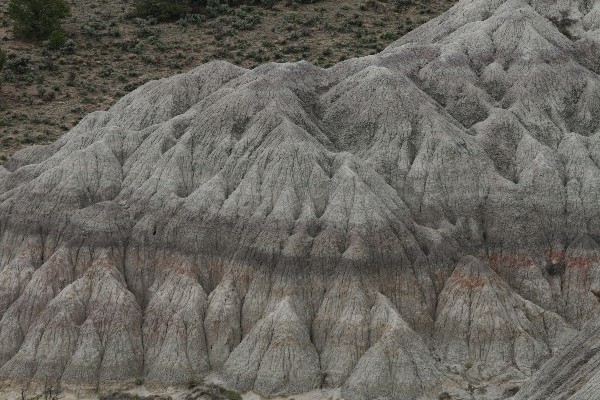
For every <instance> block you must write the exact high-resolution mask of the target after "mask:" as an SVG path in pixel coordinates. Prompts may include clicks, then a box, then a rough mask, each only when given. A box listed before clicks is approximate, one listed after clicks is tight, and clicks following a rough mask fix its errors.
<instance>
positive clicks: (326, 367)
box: [0, 0, 600, 400]
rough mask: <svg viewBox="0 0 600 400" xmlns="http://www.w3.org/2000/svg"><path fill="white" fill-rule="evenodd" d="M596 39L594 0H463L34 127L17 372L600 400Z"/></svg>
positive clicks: (72, 383)
mask: <svg viewBox="0 0 600 400" xmlns="http://www.w3.org/2000/svg"><path fill="white" fill-rule="evenodd" d="M599 60H600V1H598V0H587V1H586V0H462V1H461V2H460V3H458V4H457V5H456V6H455V7H454V8H452V9H451V10H450V11H448V12H447V13H445V14H444V15H442V16H440V17H439V18H436V19H434V20H432V21H431V22H429V23H427V24H425V25H423V26H421V27H420V28H418V29H416V30H414V31H413V32H411V33H410V34H408V35H406V36H404V37H403V38H401V39H400V40H398V41H397V42H395V43H394V44H392V45H391V46H390V47H388V48H387V49H386V50H384V51H383V52H382V53H380V54H377V55H373V56H369V57H364V58H359V59H353V60H349V61H345V62H342V63H340V64H338V65H336V66H334V67H332V68H330V69H321V68H318V67H316V66H313V65H311V64H309V63H306V62H300V63H295V64H267V65H263V66H261V67H258V68H256V69H253V70H246V69H242V68H238V67H236V66H233V65H230V64H226V63H223V62H214V63H209V64H206V65H203V66H201V67H198V68H196V69H195V70H193V71H191V72H189V73H186V74H182V75H178V76H174V77H171V78H168V79H163V80H160V81H155V82H150V83H148V84H146V85H144V86H143V87H141V88H139V89H137V90H135V91H134V92H133V93H131V94H129V95H127V96H125V97H124V98H123V99H122V100H120V101H119V102H118V103H117V104H116V105H115V106H114V107H112V108H111V109H110V110H109V111H106V112H96V113H93V114H91V115H89V116H87V117H86V118H84V119H83V120H82V121H81V122H80V123H79V124H78V125H77V126H76V127H75V128H74V129H73V130H71V131H70V132H69V133H67V134H66V135H65V136H63V137H62V138H61V139H60V140H58V141H57V142H55V143H54V144H51V145H47V146H33V147H29V148H26V149H25V150H23V151H21V152H19V153H17V154H16V155H15V156H14V157H12V158H11V159H9V160H8V161H7V162H6V163H5V165H4V166H3V167H1V166H0V318H1V319H0V380H1V382H2V384H3V386H4V387H6V386H11V385H12V386H13V387H22V386H24V385H33V384H35V383H36V382H44V381H47V380H52V381H57V380H59V381H60V382H61V386H62V387H63V388H70V389H72V390H76V391H82V392H85V391H90V392H94V391H100V392H102V391H106V390H109V389H112V388H115V387H128V386H132V385H135V383H136V382H138V383H139V382H140V381H141V382H143V383H144V385H146V386H149V387H151V386H153V385H154V386H155V387H166V386H171V385H186V384H187V383H188V382H191V381H195V380H199V379H201V378H202V377H203V376H205V375H206V374H208V373H209V372H210V373H216V374H218V375H219V376H220V377H221V378H222V379H223V380H224V381H225V382H226V384H227V386H228V387H230V388H233V389H237V390H240V391H249V390H252V391H254V392H256V393H262V394H266V395H276V394H293V393H302V392H309V391H311V390H314V389H319V388H340V390H341V394H342V396H343V398H344V399H347V400H370V399H382V400H383V399H386V400H395V399H401V400H404V399H407V400H410V399H438V398H440V399H441V398H454V399H470V398H481V399H483V398H487V399H493V398H503V397H510V396H512V395H513V394H514V391H515V390H512V391H511V390H508V391H505V392H504V393H501V391H494V390H492V389H491V388H492V386H493V384H497V385H500V386H501V385H502V384H503V383H509V382H513V383H514V382H519V385H520V384H521V383H523V382H524V384H523V387H522V388H521V390H519V392H518V393H517V394H516V396H515V398H516V399H519V400H529V399H550V400H559V399H579V400H582V399H598V398H600V352H599V351H598V349H600V319H599V318H598V315H599V301H598V299H597V298H596V296H595V295H594V293H599V292H600V169H599V166H600V75H599V73H600V61H599ZM488 385H489V388H488ZM494 393H495V394H494ZM494 396H496V397H494Z"/></svg>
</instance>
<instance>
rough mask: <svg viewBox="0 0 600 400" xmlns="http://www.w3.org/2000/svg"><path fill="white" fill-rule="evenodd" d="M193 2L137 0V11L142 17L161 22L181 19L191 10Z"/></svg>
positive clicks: (183, 0) (188, 0)
mask: <svg viewBox="0 0 600 400" xmlns="http://www.w3.org/2000/svg"><path fill="white" fill-rule="evenodd" d="M191 5H192V0H136V4H135V6H136V11H137V14H138V15H139V16H142V17H155V18H157V19H158V20H160V21H168V20H173V19H177V18H180V17H182V16H184V15H185V14H186V13H188V12H189V11H190V10H191Z"/></svg>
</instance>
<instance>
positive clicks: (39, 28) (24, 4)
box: [8, 0, 70, 40]
mask: <svg viewBox="0 0 600 400" xmlns="http://www.w3.org/2000/svg"><path fill="white" fill-rule="evenodd" d="M8 14H9V15H10V17H11V18H12V20H13V21H14V24H15V26H14V31H15V35H16V36H18V37H21V38H26V39H35V40H45V39H48V38H49V37H50V35H51V34H52V32H55V31H60V30H61V21H62V20H63V19H64V18H66V17H68V16H69V15H70V8H69V5H68V4H67V2H66V1H65V0H10V2H9V3H8Z"/></svg>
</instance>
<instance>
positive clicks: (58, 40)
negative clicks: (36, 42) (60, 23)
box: [48, 31, 67, 50]
mask: <svg viewBox="0 0 600 400" xmlns="http://www.w3.org/2000/svg"><path fill="white" fill-rule="evenodd" d="M66 43H67V36H66V35H65V33H64V32H63V31H53V32H52V33H51V34H50V38H48V47H49V48H50V49H51V50H58V49H62V48H63V47H64V46H65V44H66Z"/></svg>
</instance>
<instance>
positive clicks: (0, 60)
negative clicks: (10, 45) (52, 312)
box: [0, 49, 6, 71]
mask: <svg viewBox="0 0 600 400" xmlns="http://www.w3.org/2000/svg"><path fill="white" fill-rule="evenodd" d="M4 64H6V54H5V53H4V51H2V49H0V71H2V68H4Z"/></svg>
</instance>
